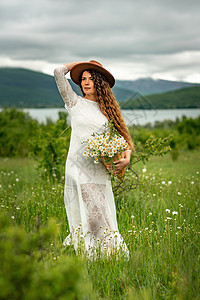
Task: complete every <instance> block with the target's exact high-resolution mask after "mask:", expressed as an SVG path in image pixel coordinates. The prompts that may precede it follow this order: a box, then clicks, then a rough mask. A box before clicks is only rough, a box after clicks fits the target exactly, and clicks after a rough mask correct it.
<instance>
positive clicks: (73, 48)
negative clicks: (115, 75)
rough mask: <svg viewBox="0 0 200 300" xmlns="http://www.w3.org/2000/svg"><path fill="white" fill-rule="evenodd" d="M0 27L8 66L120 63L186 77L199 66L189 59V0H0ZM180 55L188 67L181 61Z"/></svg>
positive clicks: (0, 52)
mask: <svg viewBox="0 0 200 300" xmlns="http://www.w3.org/2000/svg"><path fill="white" fill-rule="evenodd" d="M0 28H1V32H0V44H1V47H0V56H1V57H7V58H9V59H11V60H12V61H16V60H19V61H33V62H34V60H37V61H38V60H41V61H46V62H47V63H49V64H54V63H55V64H56V63H64V62H67V61H72V60H87V59H91V58H96V59H99V60H100V61H103V62H105V63H107V64H109V65H110V66H111V67H113V69H114V68H117V66H119V65H121V64H123V62H124V63H127V62H129V63H131V64H132V67H133V68H134V67H136V64H137V67H138V68H139V67H141V66H142V69H145V66H146V75H148V73H151V72H154V73H155V72H157V71H159V72H160V73H161V74H162V73H163V74H164V73H168V72H170V69H171V71H172V73H173V74H175V70H177V74H178V73H180V70H182V72H181V74H184V72H183V70H184V69H185V76H188V74H189V73H191V74H192V72H193V73H195V74H196V73H197V72H198V71H197V69H196V65H198V68H199V67H200V65H199V64H200V63H199V62H196V65H195V61H194V58H193V53H194V52H197V51H200V34H199V28H200V2H199V1H195V0H191V1H190V2H189V1H187V2H186V1H182V0H177V1H172V0H168V1H159V0H152V1H148V0H141V1H133V0H124V1H119V0H110V1H108V0H107V1H106V0H103V1H96V0H93V1H92V0H84V1H80V0H73V1H71V0H58V1H53V0H43V1H39V0H35V1H34V2H32V3H31V2H29V1H26V0H15V1H14V0H2V1H1V4H0ZM184 52H187V53H188V55H190V59H189V60H188V62H187V61H186V62H185V61H182V58H183V57H184V55H183V53H184ZM178 54H179V56H177V57H176V58H178V59H174V56H176V55H178ZM163 59H164V60H165V59H167V62H168V63H167V62H166V63H165V62H163ZM181 61H182V62H181ZM153 64H156V65H155V66H154V65H153ZM198 73H199V72H198ZM142 74H143V72H140V75H142ZM151 74H152V73H151ZM138 76H139V73H138ZM144 76H145V74H144ZM173 76H174V75H173ZM181 76H182V78H183V77H184V75H181Z"/></svg>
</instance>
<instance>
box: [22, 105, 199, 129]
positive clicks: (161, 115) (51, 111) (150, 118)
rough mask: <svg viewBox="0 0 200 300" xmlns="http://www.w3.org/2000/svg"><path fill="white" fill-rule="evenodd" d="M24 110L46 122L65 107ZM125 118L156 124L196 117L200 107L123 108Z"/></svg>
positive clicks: (131, 122) (54, 118) (128, 122)
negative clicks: (183, 117) (156, 122)
mask: <svg viewBox="0 0 200 300" xmlns="http://www.w3.org/2000/svg"><path fill="white" fill-rule="evenodd" d="M23 111H24V112H29V114H30V115H31V116H32V117H33V118H34V119H37V120H38V121H39V122H44V123H45V122H46V119H47V118H50V119H51V120H52V121H56V120H57V119H58V112H59V111H65V112H66V109H65V108H26V109H23ZM122 113H123V116H124V119H125V121H126V124H127V125H132V124H135V125H144V124H146V123H151V124H154V122H155V121H163V120H167V119H169V120H173V121H175V120H176V118H177V117H178V118H179V119H181V118H182V116H184V115H185V116H186V117H191V118H196V117H198V116H200V109H155V110H153V109H152V110H145V109H139V110H122Z"/></svg>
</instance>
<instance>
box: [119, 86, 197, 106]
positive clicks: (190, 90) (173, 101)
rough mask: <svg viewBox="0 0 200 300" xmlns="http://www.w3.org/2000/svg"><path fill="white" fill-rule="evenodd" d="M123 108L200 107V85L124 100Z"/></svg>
mask: <svg viewBox="0 0 200 300" xmlns="http://www.w3.org/2000/svg"><path fill="white" fill-rule="evenodd" d="M121 108H123V109H151V108H154V109H169V108H172V109H173V108H200V87H199V86H196V87H187V88H183V89H180V90H177V91H172V92H167V93H162V94H155V95H148V96H142V95H139V94H137V97H136V98H134V99H132V100H129V101H125V102H123V104H122V105H121Z"/></svg>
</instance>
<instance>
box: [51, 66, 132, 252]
mask: <svg viewBox="0 0 200 300" xmlns="http://www.w3.org/2000/svg"><path fill="white" fill-rule="evenodd" d="M67 73H68V69H67V68H66V67H65V66H61V67H58V68H56V69H55V70H54V76H55V80H56V83H57V86H58V89H59V91H60V94H61V96H62V98H63V100H64V102H65V108H66V109H67V110H68V113H69V116H70V119H71V128H72V132H71V141H70V147H69V152H68V156H67V161H66V171H65V190H64V202H65V208H66V213H67V217H68V222H69V228H70V234H69V235H68V236H67V237H66V239H65V241H64V243H63V244H64V245H70V244H73V245H74V249H75V251H76V253H78V252H79V247H82V248H84V251H85V253H86V254H87V255H88V256H89V257H91V256H93V254H96V253H97V248H98V249H100V251H103V253H106V254H109V253H111V252H112V251H113V250H114V251H116V249H117V251H118V250H119V249H121V250H122V251H123V253H124V254H125V256H126V257H129V251H128V248H127V246H126V244H125V242H124V241H123V238H122V236H121V235H120V233H119V230H118V225H117V219H116V208H115V202H114V196H113V192H112V186H111V179H110V175H109V174H108V173H107V170H106V168H105V167H104V165H103V164H102V163H99V164H95V163H94V160H93V158H88V157H85V156H84V155H83V152H84V149H85V144H82V143H81V142H82V141H83V140H86V139H87V138H90V137H91V135H92V134H93V133H94V132H102V131H103V130H104V129H105V128H104V127H103V125H104V124H105V123H106V122H108V120H107V118H106V117H105V116H104V115H103V114H102V112H101V111H100V109H99V107H98V104H97V103H96V102H94V101H91V100H88V99H85V98H83V97H80V96H78V95H77V94H76V93H75V92H74V91H73V90H72V88H71V85H70V84H69V82H68V80H67V79H66V78H65V75H66V74H67Z"/></svg>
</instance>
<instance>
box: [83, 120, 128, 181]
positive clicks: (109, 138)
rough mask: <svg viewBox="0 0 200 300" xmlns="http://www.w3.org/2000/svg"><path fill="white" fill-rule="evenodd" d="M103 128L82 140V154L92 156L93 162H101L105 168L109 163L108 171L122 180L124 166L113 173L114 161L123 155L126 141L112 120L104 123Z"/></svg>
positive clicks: (126, 144)
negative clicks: (100, 131)
mask: <svg viewBox="0 0 200 300" xmlns="http://www.w3.org/2000/svg"><path fill="white" fill-rule="evenodd" d="M104 127H105V130H104V131H103V132H102V133H93V134H92V135H91V138H89V139H87V140H85V141H82V143H86V147H85V150H84V152H83V155H84V156H86V157H93V158H94V163H96V164H97V163H99V161H101V162H103V164H104V165H105V167H106V168H107V165H108V164H111V171H110V173H111V174H112V175H114V176H116V175H117V177H118V178H119V179H120V180H121V181H122V177H123V175H124V172H125V168H124V169H123V170H121V171H120V172H118V173H117V174H116V173H115V169H114V161H115V160H118V159H120V158H121V157H123V152H124V151H125V149H126V148H127V146H128V143H127V141H126V140H125V139H124V137H123V136H121V135H120V134H119V133H118V131H117V130H116V129H115V127H114V125H113V123H112V121H110V122H107V123H105V125H104Z"/></svg>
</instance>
